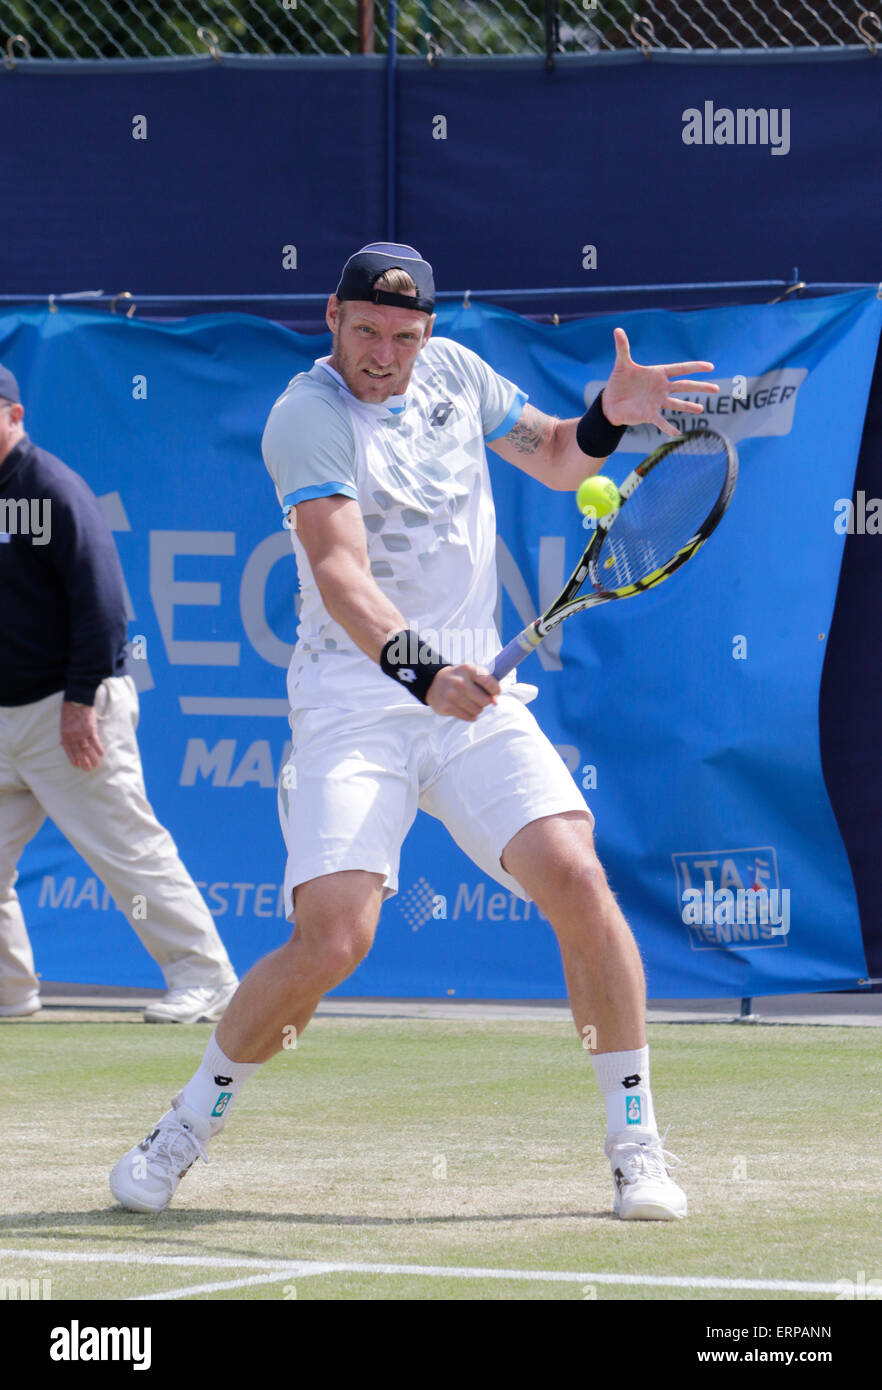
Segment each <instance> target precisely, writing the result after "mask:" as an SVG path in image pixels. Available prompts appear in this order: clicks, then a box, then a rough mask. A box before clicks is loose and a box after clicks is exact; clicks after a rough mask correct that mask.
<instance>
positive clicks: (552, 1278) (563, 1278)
mask: <svg viewBox="0 0 882 1390" xmlns="http://www.w3.org/2000/svg"><path fill="white" fill-rule="evenodd" d="M0 1258H3V1259H7V1258H8V1259H14V1258H18V1259H26V1260H43V1261H44V1262H45V1263H47V1264H59V1263H68V1264H124V1265H132V1264H138V1265H158V1266H177V1267H179V1268H191V1269H192V1268H194V1267H195V1268H197V1269H261V1270H266V1271H268V1273H267V1274H266V1275H265V1276H264V1277H263V1278H261V1279H259V1280H258V1279H254V1280H252V1279H244V1280H231V1281H230V1282H229V1283H228V1284H214V1285H196V1286H194V1287H193V1288H189V1289H178V1290H171V1291H170V1292H169V1293H165V1294H151V1295H148V1296H149V1297H151V1298H184V1297H187V1296H188V1295H189V1294H194V1293H198V1292H206V1293H207V1292H212V1291H217V1292H219V1291H220V1290H221V1289H222V1288H235V1287H237V1286H239V1287H245V1285H246V1284H249V1283H257V1282H260V1283H267V1284H270V1283H280V1282H281V1280H282V1279H284V1278H289V1277H290V1278H293V1279H305V1278H311V1277H314V1276H315V1275H319V1274H388V1275H392V1276H396V1275H413V1276H416V1277H422V1278H429V1279H516V1280H521V1281H527V1282H530V1283H539V1284H552V1283H554V1284H612V1285H619V1286H623V1287H629V1288H654V1289H723V1290H743V1291H745V1292H758V1293H820V1294H825V1293H826V1294H835V1293H841V1291H842V1282H841V1281H839V1282H837V1283H814V1282H809V1281H807V1280H802V1279H725V1278H722V1277H720V1278H714V1277H712V1276H711V1277H700V1276H699V1277H692V1276H689V1275H679V1274H609V1273H606V1272H603V1273H600V1272H597V1271H594V1272H592V1271H590V1270H585V1271H582V1272H579V1271H576V1270H572V1271H571V1270H559V1269H482V1268H480V1267H479V1266H476V1265H393V1264H367V1263H362V1262H361V1261H349V1260H260V1259H253V1258H244V1257H243V1258H242V1259H231V1258H229V1257H225V1256H211V1255H208V1256H205V1257H204V1258H203V1257H202V1256H200V1255H148V1254H146V1253H145V1254H139V1253H136V1252H133V1253H131V1254H129V1253H123V1252H119V1253H115V1252H114V1253H111V1252H105V1251H100V1252H92V1251H83V1252H82V1253H80V1252H77V1251H75V1250H57V1251H55V1250H52V1251H50V1250H16V1249H8V1250H6V1249H0ZM269 1271H274V1272H275V1277H273V1276H271V1275H270V1273H269Z"/></svg>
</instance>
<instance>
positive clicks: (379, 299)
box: [337, 241, 435, 314]
mask: <svg viewBox="0 0 882 1390" xmlns="http://www.w3.org/2000/svg"><path fill="white" fill-rule="evenodd" d="M395 269H397V270H406V271H407V273H408V275H409V276H410V277H411V279H412V280H413V283H414V284H415V285H416V291H417V292H416V297H414V296H413V295H412V294H395V293H394V292H393V291H392V290H382V289H380V290H375V289H374V281H375V280H376V279H377V277H378V276H379V275H382V274H383V271H384V270H395ZM337 298H338V299H340V300H345V299H362V300H367V301H368V302H369V303H371V304H392V305H394V306H395V307H396V308H399V309H419V310H420V312H421V313H423V314H433V313H434V312H435V277H434V275H433V274H432V267H431V266H430V265H429V262H428V261H424V260H423V259H422V257H421V256H420V253H419V251H415V250H414V249H413V247H412V246H400V245H398V243H396V242H394V241H372V242H371V243H370V245H368V246H363V247H362V248H361V250H360V251H356V253H355V255H354V256H350V257H349V260H348V261H347V262H346V264H345V265H344V267H343V274H342V275H341V276H340V283H339V285H338V286H337Z"/></svg>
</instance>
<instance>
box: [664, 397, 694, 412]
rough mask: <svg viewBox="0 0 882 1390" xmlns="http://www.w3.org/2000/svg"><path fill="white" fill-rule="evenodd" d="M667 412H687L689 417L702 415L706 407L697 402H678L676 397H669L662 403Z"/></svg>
mask: <svg viewBox="0 0 882 1390" xmlns="http://www.w3.org/2000/svg"><path fill="white" fill-rule="evenodd" d="M662 404H663V405H664V406H665V408H666V409H667V410H685V411H686V412H687V414H689V415H701V414H703V413H704V406H703V405H699V404H698V402H697V401H678V400H677V398H676V396H667V397H666V399H665V400H664V401H663V402H662Z"/></svg>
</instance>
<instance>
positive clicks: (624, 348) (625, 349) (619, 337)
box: [613, 328, 631, 362]
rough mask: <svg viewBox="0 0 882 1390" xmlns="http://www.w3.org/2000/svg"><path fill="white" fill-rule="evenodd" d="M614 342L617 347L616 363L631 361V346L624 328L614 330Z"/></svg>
mask: <svg viewBox="0 0 882 1390" xmlns="http://www.w3.org/2000/svg"><path fill="white" fill-rule="evenodd" d="M613 342H614V343H615V345H616V361H617V362H630V361H631V344H630V343H629V342H628V335H627V333H626V332H625V330H624V328H614V329H613Z"/></svg>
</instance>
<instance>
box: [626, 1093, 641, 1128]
mask: <svg viewBox="0 0 882 1390" xmlns="http://www.w3.org/2000/svg"><path fill="white" fill-rule="evenodd" d="M625 1119H626V1121H627V1123H628V1124H629V1125H639V1123H640V1119H641V1108H640V1097H639V1096H629V1097H628V1101H627V1104H626V1106H625Z"/></svg>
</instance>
